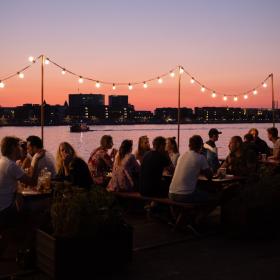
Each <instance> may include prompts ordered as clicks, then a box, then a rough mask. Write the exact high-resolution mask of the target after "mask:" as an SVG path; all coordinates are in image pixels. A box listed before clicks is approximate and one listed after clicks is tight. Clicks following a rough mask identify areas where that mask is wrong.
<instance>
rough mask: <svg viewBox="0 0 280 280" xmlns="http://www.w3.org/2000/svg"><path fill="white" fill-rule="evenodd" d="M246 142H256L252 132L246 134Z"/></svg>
mask: <svg viewBox="0 0 280 280" xmlns="http://www.w3.org/2000/svg"><path fill="white" fill-rule="evenodd" d="M244 142H246V143H251V142H254V136H253V135H252V134H251V133H247V134H245V135H244Z"/></svg>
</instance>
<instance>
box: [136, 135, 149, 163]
mask: <svg viewBox="0 0 280 280" xmlns="http://www.w3.org/2000/svg"><path fill="white" fill-rule="evenodd" d="M150 150H151V147H150V142H149V138H148V136H146V135H144V136H141V137H139V140H138V149H137V150H136V152H135V156H136V159H137V160H138V161H139V162H140V164H142V161H143V157H144V155H145V154H146V153H147V152H149V151H150Z"/></svg>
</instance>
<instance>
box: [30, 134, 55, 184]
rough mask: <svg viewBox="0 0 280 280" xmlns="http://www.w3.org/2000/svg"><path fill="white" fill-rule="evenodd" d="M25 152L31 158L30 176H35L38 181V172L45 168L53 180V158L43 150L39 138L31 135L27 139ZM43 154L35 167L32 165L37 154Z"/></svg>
mask: <svg viewBox="0 0 280 280" xmlns="http://www.w3.org/2000/svg"><path fill="white" fill-rule="evenodd" d="M26 140H27V151H28V153H29V154H30V155H31V156H32V161H31V167H30V171H29V173H30V175H31V176H33V174H34V176H35V178H37V179H38V176H39V175H40V172H41V170H42V169H44V168H47V169H48V171H49V172H51V178H52V179H53V178H54V177H55V175H56V172H55V165H54V158H53V156H52V155H51V154H50V153H49V152H48V151H46V150H45V149H44V148H43V142H42V140H41V138H40V137H38V136H35V135H32V136H29V137H28V138H27V139H26ZM41 153H42V154H43V156H42V157H41V158H40V159H39V161H38V164H37V166H36V167H35V165H34V159H35V157H36V155H37V154H41Z"/></svg>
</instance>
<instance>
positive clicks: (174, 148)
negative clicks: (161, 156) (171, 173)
mask: <svg viewBox="0 0 280 280" xmlns="http://www.w3.org/2000/svg"><path fill="white" fill-rule="evenodd" d="M165 149H166V151H167V153H168V155H169V158H170V160H171V162H172V165H173V166H174V168H175V167H176V164H177V161H178V158H179V156H180V154H179V150H178V145H177V142H176V137H168V138H166V146H165Z"/></svg>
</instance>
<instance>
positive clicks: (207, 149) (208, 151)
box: [203, 128, 222, 173]
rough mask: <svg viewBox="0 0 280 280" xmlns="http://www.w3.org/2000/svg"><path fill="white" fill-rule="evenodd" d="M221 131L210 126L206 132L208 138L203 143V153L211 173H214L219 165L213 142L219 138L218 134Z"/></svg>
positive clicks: (216, 150)
mask: <svg viewBox="0 0 280 280" xmlns="http://www.w3.org/2000/svg"><path fill="white" fill-rule="evenodd" d="M221 133H222V132H221V131H218V129H216V128H211V129H210V130H209V132H208V135H209V140H208V141H207V142H206V143H205V144H204V145H203V148H204V152H203V153H204V154H205V156H206V159H207V161H208V164H209V166H210V168H211V169H212V172H213V173H216V172H217V170H218V168H219V167H220V163H219V159H218V148H217V147H216V144H215V142H216V141H218V139H219V134H221Z"/></svg>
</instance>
